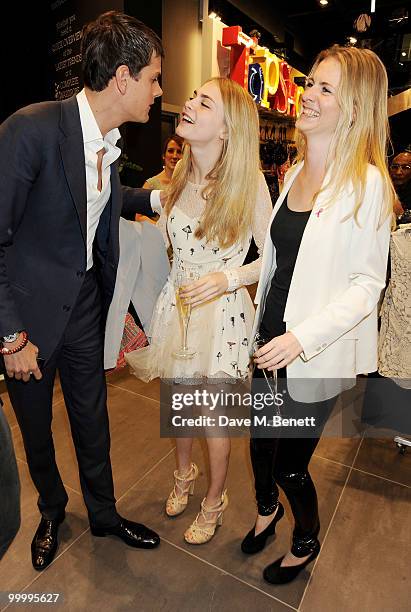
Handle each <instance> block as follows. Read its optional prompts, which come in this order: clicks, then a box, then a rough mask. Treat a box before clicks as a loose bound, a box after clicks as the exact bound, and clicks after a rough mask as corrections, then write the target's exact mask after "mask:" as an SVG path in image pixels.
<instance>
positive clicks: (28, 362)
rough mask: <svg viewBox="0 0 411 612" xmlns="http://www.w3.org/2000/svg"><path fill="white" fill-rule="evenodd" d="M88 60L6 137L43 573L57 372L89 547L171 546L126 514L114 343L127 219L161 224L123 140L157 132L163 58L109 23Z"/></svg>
mask: <svg viewBox="0 0 411 612" xmlns="http://www.w3.org/2000/svg"><path fill="white" fill-rule="evenodd" d="M82 55H83V73H84V84H85V89H83V90H82V91H81V92H80V93H79V94H77V96H75V97H73V98H70V99H68V100H64V101H63V102H44V103H40V104H33V105H31V106H28V107H26V108H23V109H21V110H19V111H17V112H16V113H15V114H14V115H12V116H11V117H9V118H8V119H7V120H6V121H5V122H4V123H3V124H2V125H1V126H0V158H1V164H0V337H1V338H0V352H1V354H2V357H3V359H4V366H5V370H6V373H7V376H6V383H7V388H8V392H9V395H10V399H11V402H12V404H13V408H14V411H15V413H16V416H17V420H18V423H19V426H20V429H21V432H22V436H23V440H24V446H25V450H26V456H27V462H28V465H29V469H30V474H31V477H32V479H33V482H34V484H35V486H36V488H37V490H38V492H39V500H38V506H39V509H40V512H41V521H40V524H39V527H38V529H37V531H36V534H35V536H34V539H33V542H32V562H33V566H34V568H35V569H37V570H42V569H44V568H45V567H47V565H49V564H50V563H51V561H52V560H53V557H54V555H55V553H56V550H57V535H58V527H59V525H60V523H61V522H62V521H63V520H64V517H65V506H66V504H67V501H68V497H67V493H66V490H65V488H64V486H63V483H62V480H61V477H60V474H59V471H58V468H57V465H56V461H55V455H54V445H53V438H52V431H51V421H52V393H53V384H54V379H55V374H56V370H57V369H58V370H59V374H60V381H61V386H62V390H63V394H64V399H65V403H66V407H67V411H68V416H69V420H70V425H71V431H72V436H73V441H74V445H75V450H76V455H77V460H78V464H79V471H80V482H81V487H82V492H83V497H84V500H85V503H86V506H87V510H88V516H89V521H90V528H91V533H92V534H93V535H95V536H105V535H116V536H118V537H119V538H121V539H122V540H123V541H124V542H126V544H129V545H130V546H134V547H140V548H154V547H155V546H157V545H158V543H159V537H158V535H157V534H156V533H155V532H153V531H151V530H150V529H148V528H147V527H145V526H144V525H141V524H138V523H134V522H132V521H128V520H126V519H124V518H122V517H121V516H120V515H119V514H118V513H117V511H116V507H115V498H114V489H113V480H112V472H111V463H110V454H109V453H110V435H109V423H108V415H107V407H106V396H107V392H106V382H105V376H104V369H103V336H104V324H105V319H106V315H107V310H108V307H109V304H110V301H111V298H112V295H113V291H114V284H115V279H116V271H117V264H118V259H119V240H118V235H119V217H120V213H121V211H122V210H123V212H126V213H127V214H130V213H135V212H140V213H142V214H149V215H150V214H152V212H153V211H152V206H151V204H150V202H153V203H154V199H155V198H157V199H158V202H157V210H158V206H159V198H158V193H155V192H152V193H150V192H149V191H146V190H136V189H129V188H122V187H121V185H120V181H119V175H118V170H117V161H116V160H118V157H119V155H120V149H119V148H118V147H117V146H116V143H117V141H118V139H119V137H120V133H119V131H118V129H117V128H118V126H120V125H121V124H123V123H124V122H126V121H134V122H141V123H144V122H146V121H148V118H149V110H150V106H151V105H152V104H153V102H154V99H155V98H156V97H157V96H160V95H161V94H162V90H161V88H160V85H159V83H158V79H159V76H160V73H161V58H162V55H163V49H162V45H161V41H160V39H159V38H158V37H157V35H156V34H155V33H154V32H153V31H152V30H150V29H149V28H148V27H147V26H145V25H144V24H143V23H141V22H139V21H137V20H136V19H134V18H132V17H129V16H127V15H124V14H122V13H116V12H114V11H111V12H109V13H105V14H104V15H101V16H100V17H99V18H97V19H96V20H95V21H94V22H92V23H90V24H88V26H86V27H85V28H84V30H83V37H82ZM39 360H41V363H43V362H44V366H43V367H42V371H40V367H39Z"/></svg>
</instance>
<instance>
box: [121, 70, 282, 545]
mask: <svg viewBox="0 0 411 612" xmlns="http://www.w3.org/2000/svg"><path fill="white" fill-rule="evenodd" d="M177 134H179V135H180V136H181V137H182V138H184V141H185V143H186V144H185V147H184V152H183V158H182V160H181V161H180V162H179V163H178V164H177V166H176V169H175V171H174V174H173V177H172V181H171V185H170V187H169V191H168V202H167V205H166V207H165V210H164V211H163V214H162V216H161V217H160V220H159V223H158V226H159V227H160V229H163V231H164V236H165V240H166V244H167V242H168V240H170V242H171V245H172V248H173V266H172V270H171V273H170V276H169V279H168V281H167V283H166V285H165V287H164V289H163V291H162V293H161V295H160V297H159V299H158V302H157V305H156V309H155V312H154V315H153V320H152V323H151V326H150V331H149V333H148V336H149V339H150V346H149V347H146V348H143V349H141V350H140V351H135V352H133V353H129V354H128V356H127V361H128V362H129V364H130V366H131V368H132V369H133V370H134V373H135V374H136V376H137V377H139V378H141V379H142V380H146V381H147V380H151V379H152V378H155V377H157V376H160V377H161V378H163V379H171V380H178V382H184V381H187V380H188V381H190V382H192V381H193V380H197V381H199V383H200V384H201V385H203V384H204V383H207V384H209V383H212V381H213V380H214V382H215V383H217V382H221V381H222V380H224V381H226V380H227V379H228V380H231V381H233V380H236V379H242V378H245V377H246V376H247V373H248V366H249V343H250V337H251V336H250V334H251V329H252V325H253V319H254V307H253V305H252V302H251V299H250V296H249V294H248V291H247V289H246V288H245V285H248V284H251V283H254V282H256V281H257V279H258V276H259V271H260V265H261V261H260V259H257V260H256V261H254V262H252V263H250V264H247V265H242V264H243V262H244V259H245V256H246V254H247V251H248V247H249V245H250V241H251V236H254V239H255V242H256V244H257V247H258V248H259V252H260V253H261V251H262V245H263V242H264V237H265V232H266V229H267V226H268V221H269V218H270V214H271V211H272V205H271V199H270V194H269V191H268V188H267V185H266V183H265V180H264V176H263V174H262V172H261V171H260V169H259V168H260V165H259V124H258V114H257V109H256V106H255V103H254V102H253V100H252V98H251V96H250V95H249V94H248V93H247V92H246V91H245V90H244V89H243V88H242V87H240V86H239V85H238V84H236V83H235V82H234V81H231V80H230V79H225V78H214V79H211V80H210V81H207V82H206V83H205V84H204V85H203V86H202V87H201V88H200V89H199V90H198V92H195V96H194V98H192V99H191V100H189V101H187V102H186V104H185V106H184V109H183V113H182V118H181V121H180V124H179V125H178V127H177ZM179 271H183V272H184V271H186V272H188V271H191V272H194V273H195V274H196V275H197V276H199V277H200V278H199V280H196V281H194V282H192V283H190V284H189V285H187V286H186V288H185V289H186V290H185V291H184V292H183V293H180V296H181V297H182V298H183V299H185V300H187V301H188V302H189V303H190V304H191V307H192V312H191V318H190V323H189V343H190V347H192V348H193V349H194V352H195V354H194V355H193V356H192V358H191V359H187V360H180V359H176V358H175V357H173V353H175V352H176V351H178V350H179V348H180V343H181V333H180V321H179V314H178V311H177V306H176V293H175V281H176V278H177V275H178V272H179ZM192 443H193V439H192V438H177V441H176V446H177V470H176V471H175V472H174V478H175V484H174V488H173V490H172V492H171V493H170V496H169V497H168V500H167V502H166V513H167V514H168V516H176V515H178V514H181V513H182V512H183V511H184V510H185V508H186V506H187V502H188V496H189V493H192V491H193V485H194V481H195V479H196V478H197V475H198V468H197V466H196V465H195V463H193V462H192V458H191V451H192ZM207 446H208V455H209V462H210V482H209V487H208V490H207V494H206V496H205V498H204V499H203V501H202V503H201V510H200V512H199V514H198V515H197V518H196V519H195V521H194V523H193V524H192V525H191V526H190V527H189V528H188V529H187V530H186V532H185V534H184V537H185V540H186V541H187V542H189V543H190V544H202V543H205V542H208V541H209V540H210V539H211V538H212V537H213V535H214V532H215V528H216V525H217V524H220V523H221V519H222V514H223V511H224V510H225V508H226V506H227V503H228V501H227V495H226V493H225V491H224V484H225V480H226V474H227V468H228V460H229V454H230V441H229V439H228V438H225V437H216V436H208V437H207Z"/></svg>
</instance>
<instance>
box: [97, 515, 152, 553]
mask: <svg viewBox="0 0 411 612" xmlns="http://www.w3.org/2000/svg"><path fill="white" fill-rule="evenodd" d="M90 531H91V533H92V534H93V536H96V537H98V538H104V537H105V536H108V535H114V536H117V537H118V538H120V539H121V540H123V542H125V543H126V544H127V545H128V546H133V547H134V548H155V547H156V546H158V545H159V544H160V537H159V536H158V535H157V534H156V532H155V531H152V530H151V529H149V528H148V527H145V526H144V525H141V524H140V523H134V522H133V521H128V520H127V519H125V518H122V519H121V520H120V523H119V524H118V525H116V526H115V527H93V526H92V525H90Z"/></svg>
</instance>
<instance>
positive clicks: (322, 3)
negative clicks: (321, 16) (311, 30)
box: [320, 0, 328, 6]
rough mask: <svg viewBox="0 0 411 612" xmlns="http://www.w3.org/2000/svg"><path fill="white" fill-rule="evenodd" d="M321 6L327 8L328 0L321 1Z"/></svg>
mask: <svg viewBox="0 0 411 612" xmlns="http://www.w3.org/2000/svg"><path fill="white" fill-rule="evenodd" d="M320 4H321V6H327V4H328V0H320Z"/></svg>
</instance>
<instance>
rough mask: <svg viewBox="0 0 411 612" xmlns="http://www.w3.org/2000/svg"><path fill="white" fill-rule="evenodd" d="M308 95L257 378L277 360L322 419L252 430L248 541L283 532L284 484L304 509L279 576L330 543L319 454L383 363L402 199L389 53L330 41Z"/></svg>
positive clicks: (271, 239)
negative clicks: (393, 177) (392, 172)
mask: <svg viewBox="0 0 411 612" xmlns="http://www.w3.org/2000/svg"><path fill="white" fill-rule="evenodd" d="M302 105H303V110H302V113H301V115H300V117H299V119H298V120H297V124H296V126H297V128H298V131H299V135H300V143H299V158H298V159H299V161H298V162H297V163H296V165H295V166H294V167H293V168H291V169H290V171H289V172H288V175H287V177H286V181H285V185H284V189H283V192H282V194H281V196H280V198H279V200H278V201H277V203H276V205H275V208H274V211H273V214H272V219H271V223H270V225H269V229H268V232H267V236H266V242H265V246H264V257H263V263H262V269H261V275H260V281H259V286H258V290H257V296H256V302H257V303H258V304H259V306H258V310H257V314H256V322H255V328H254V331H259V333H260V336H262V337H264V338H265V339H266V342H265V344H264V345H263V346H262V347H261V348H259V350H258V351H257V352H256V353H255V360H256V364H257V368H256V370H255V375H254V380H253V385H254V387H258V385H259V383H258V380H259V379H260V382H262V383H264V378H263V368H266V369H268V370H277V371H278V376H280V377H281V376H282V377H283V378H284V377H286V379H287V381H281V382H282V385H284V384H286V385H287V386H288V391H289V395H290V396H291V397H292V398H293V399H292V400H288V401H287V402H286V404H285V408H286V410H287V412H288V414H290V415H293V414H295V415H298V416H300V417H301V416H307V415H315V416H316V424H317V427H316V430H315V434H314V435H311V437H310V433H306V435H307V436H308V437H305V438H298V439H296V438H290V437H285V434H284V432H283V437H280V439H275V438H271V439H267V438H264V437H261V438H259V437H258V435H257V433H258V432H254V435H253V437H252V439H251V445H250V446H251V459H252V465H253V471H254V477H255V488H256V498H257V509H258V514H257V520H256V523H255V526H254V527H253V528H252V529H251V531H250V532H249V533H248V534H247V536H246V538H245V539H244V541H243V543H242V550H243V552H245V553H248V554H253V553H256V552H259V551H260V550H262V549H263V548H264V546H265V544H266V541H267V538H268V536H269V535H273V534H274V532H275V527H276V523H277V522H278V521H279V520H280V519H281V517H282V516H283V514H284V509H283V507H282V505H281V504H280V502H279V501H278V488H277V485H279V486H280V487H281V488H282V489H283V491H284V493H285V495H286V496H287V498H288V501H289V503H290V506H291V510H292V513H293V515H294V520H295V527H294V532H293V541H292V547H291V550H290V551H289V552H288V553H287V554H286V555H285V556H284V557H281V558H279V559H277V561H275V562H274V563H272V564H271V565H269V566H268V567H267V568H266V569H265V570H264V578H265V579H266V580H267V581H268V582H271V583H274V584H280V583H285V582H289V581H290V580H292V579H294V578H295V577H296V576H297V575H298V573H299V572H300V571H301V570H302V568H304V567H305V566H306V565H307V564H308V563H309V562H310V561H312V560H313V559H314V558H315V557H316V556H317V555H318V553H319V550H320V543H319V541H318V533H319V529H320V522H319V516H318V506H317V495H316V491H315V487H314V483H313V481H312V480H311V477H310V474H309V472H308V464H309V462H310V459H311V456H312V454H313V452H314V450H315V448H316V445H317V444H318V440H319V436H320V435H321V432H322V429H323V427H324V425H325V422H326V419H327V417H328V415H329V414H330V411H331V410H332V408H333V406H334V404H335V400H336V397H337V396H338V393H339V392H340V391H341V390H343V389H344V388H348V387H349V386H350V385H351V386H352V384H353V383H352V382H350V381H352V380H353V379H355V377H356V375H357V374H362V373H366V372H372V371H374V370H376V368H377V303H378V300H379V297H380V293H381V290H382V289H383V287H384V285H385V275H386V269H387V256H388V244H389V236H390V223H391V218H392V202H393V189H392V185H391V181H390V178H389V175H388V171H387V166H386V143H387V124H388V121H387V75H386V71H385V68H384V66H383V64H382V63H381V61H380V60H379V59H378V57H377V56H376V55H375V54H374V53H373V52H372V51H369V50H366V49H356V48H345V47H339V46H334V47H331V48H330V49H328V50H326V51H323V52H321V53H320V54H319V56H318V58H317V60H316V61H315V64H314V67H313V68H312V70H311V72H310V75H309V77H308V79H307V83H306V89H305V93H304V95H303V97H302ZM301 387H302V388H301ZM281 389H282V387H281ZM259 433H261V432H259Z"/></svg>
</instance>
